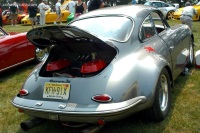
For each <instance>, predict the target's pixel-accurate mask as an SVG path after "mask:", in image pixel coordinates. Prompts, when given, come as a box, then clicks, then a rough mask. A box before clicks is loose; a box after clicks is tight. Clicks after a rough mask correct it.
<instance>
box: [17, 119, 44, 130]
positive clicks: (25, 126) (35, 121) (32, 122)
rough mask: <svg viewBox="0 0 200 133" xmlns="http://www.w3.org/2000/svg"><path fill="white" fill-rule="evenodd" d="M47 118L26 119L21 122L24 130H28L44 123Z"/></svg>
mask: <svg viewBox="0 0 200 133" xmlns="http://www.w3.org/2000/svg"><path fill="white" fill-rule="evenodd" d="M45 121H46V120H45V119H41V118H33V119H32V120H28V121H24V122H22V123H21V124H20V126H21V128H22V130H24V131H28V130H30V129H32V128H34V127H36V126H38V125H40V124H42V123H44V122H45Z"/></svg>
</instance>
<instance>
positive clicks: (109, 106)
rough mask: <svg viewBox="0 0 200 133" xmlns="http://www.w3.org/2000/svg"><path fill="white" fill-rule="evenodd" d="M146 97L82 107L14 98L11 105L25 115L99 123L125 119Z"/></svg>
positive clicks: (135, 110) (72, 104)
mask: <svg viewBox="0 0 200 133" xmlns="http://www.w3.org/2000/svg"><path fill="white" fill-rule="evenodd" d="M145 101H146V97H145V96H138V97H135V98H132V99H130V100H127V101H123V102H119V103H99V104H89V105H83V104H82V105H81V104H76V103H61V102H53V101H38V100H28V99H23V98H20V97H18V96H16V97H14V98H13V100H12V101H11V103H12V104H13V105H14V106H15V107H16V108H19V109H21V110H23V111H24V113H25V114H27V115H30V116H33V117H38V118H44V119H49V120H58V121H68V122H80V123H97V121H98V120H99V119H103V120H104V121H105V122H109V121H114V120H118V119H121V118H124V117H126V116H128V115H130V114H132V113H134V112H137V111H139V108H140V106H139V105H141V104H142V103H144V102H145Z"/></svg>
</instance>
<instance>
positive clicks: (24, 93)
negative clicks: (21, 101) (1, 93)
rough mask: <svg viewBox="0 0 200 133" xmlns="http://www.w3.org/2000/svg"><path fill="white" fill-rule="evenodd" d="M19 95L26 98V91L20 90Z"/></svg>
mask: <svg viewBox="0 0 200 133" xmlns="http://www.w3.org/2000/svg"><path fill="white" fill-rule="evenodd" d="M19 94H20V96H26V95H28V91H27V90H25V89H22V90H20V91H19Z"/></svg>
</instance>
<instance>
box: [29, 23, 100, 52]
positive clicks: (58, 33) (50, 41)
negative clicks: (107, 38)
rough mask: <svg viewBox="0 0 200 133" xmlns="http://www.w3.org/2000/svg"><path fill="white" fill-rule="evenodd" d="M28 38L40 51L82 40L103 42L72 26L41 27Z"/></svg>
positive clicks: (30, 33) (33, 30)
mask: <svg viewBox="0 0 200 133" xmlns="http://www.w3.org/2000/svg"><path fill="white" fill-rule="evenodd" d="M26 36H27V38H28V40H29V41H30V42H32V43H33V44H34V45H35V46H36V47H38V48H40V49H44V48H46V47H48V46H51V45H61V44H66V43H70V42H74V41H80V40H85V41H88V42H89V41H90V42H93V41H100V42H103V41H102V40H100V39H99V38H97V37H95V36H94V35H91V34H89V33H88V32H86V31H83V30H80V29H78V28H76V27H70V26H46V27H39V28H35V29H32V30H30V31H29V32H28V33H27V35H26Z"/></svg>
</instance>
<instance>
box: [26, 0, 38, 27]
mask: <svg viewBox="0 0 200 133" xmlns="http://www.w3.org/2000/svg"><path fill="white" fill-rule="evenodd" d="M28 13H29V19H30V21H31V26H32V28H34V24H35V27H36V28H37V22H36V21H37V17H36V14H37V6H36V4H35V3H33V0H30V4H29V5H28Z"/></svg>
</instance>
